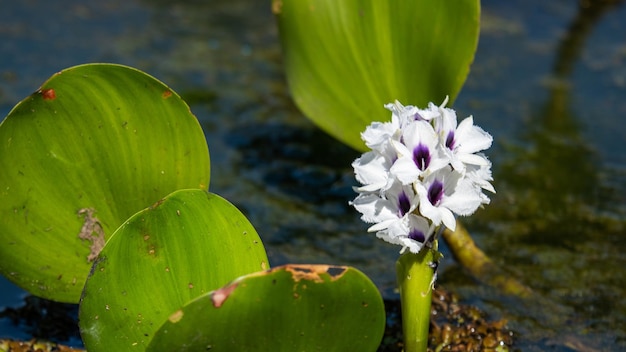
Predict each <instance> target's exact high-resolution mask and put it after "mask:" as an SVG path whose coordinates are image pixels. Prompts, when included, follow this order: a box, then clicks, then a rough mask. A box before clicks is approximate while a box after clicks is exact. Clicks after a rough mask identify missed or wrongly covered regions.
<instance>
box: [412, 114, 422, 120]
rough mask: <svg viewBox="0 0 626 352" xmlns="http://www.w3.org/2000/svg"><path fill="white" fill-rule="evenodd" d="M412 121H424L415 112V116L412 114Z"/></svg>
mask: <svg viewBox="0 0 626 352" xmlns="http://www.w3.org/2000/svg"><path fill="white" fill-rule="evenodd" d="M413 120H415V121H421V120H424V118H423V117H422V115H420V114H419V112H416V113H415V114H413Z"/></svg>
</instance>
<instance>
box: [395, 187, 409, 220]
mask: <svg viewBox="0 0 626 352" xmlns="http://www.w3.org/2000/svg"><path fill="white" fill-rule="evenodd" d="M398 209H399V210H400V217H403V216H404V214H406V213H408V212H409V210H411V201H410V200H409V197H408V196H407V195H406V193H404V191H402V193H400V195H398Z"/></svg>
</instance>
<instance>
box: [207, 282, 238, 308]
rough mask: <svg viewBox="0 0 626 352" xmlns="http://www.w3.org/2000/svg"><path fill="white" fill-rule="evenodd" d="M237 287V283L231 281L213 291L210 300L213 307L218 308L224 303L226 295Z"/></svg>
mask: <svg viewBox="0 0 626 352" xmlns="http://www.w3.org/2000/svg"><path fill="white" fill-rule="evenodd" d="M236 288H237V284H236V283H233V284H230V285H228V286H226V287H222V288H220V289H219V290H216V291H214V292H213V293H212V294H211V301H212V302H213V307H215V308H219V307H221V306H222V304H224V302H225V301H226V299H227V298H228V296H230V294H231V293H233V291H235V289H236Z"/></svg>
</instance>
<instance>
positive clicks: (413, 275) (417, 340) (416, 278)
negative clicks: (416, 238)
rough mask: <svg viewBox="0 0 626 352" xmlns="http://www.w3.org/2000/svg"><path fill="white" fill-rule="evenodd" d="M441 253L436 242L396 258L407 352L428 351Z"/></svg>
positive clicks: (405, 349)
mask: <svg viewBox="0 0 626 352" xmlns="http://www.w3.org/2000/svg"><path fill="white" fill-rule="evenodd" d="M440 256H441V254H440V253H439V252H438V251H437V249H436V245H435V246H434V248H425V247H424V248H423V249H422V250H421V251H420V252H419V253H417V254H415V253H411V252H409V251H407V252H405V253H404V254H402V255H401V256H400V258H399V259H398V261H397V262H396V273H397V277H398V284H399V287H400V300H401V303H402V332H403V334H404V351H405V352H424V351H426V348H427V347H428V327H429V323H430V303H431V297H432V291H433V290H432V285H433V277H434V273H435V270H436V263H437V261H438V260H439V257H440Z"/></svg>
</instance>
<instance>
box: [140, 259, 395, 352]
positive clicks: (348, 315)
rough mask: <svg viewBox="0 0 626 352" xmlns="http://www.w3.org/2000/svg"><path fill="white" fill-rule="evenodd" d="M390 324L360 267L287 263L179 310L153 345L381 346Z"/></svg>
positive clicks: (187, 347)
mask: <svg viewBox="0 0 626 352" xmlns="http://www.w3.org/2000/svg"><path fill="white" fill-rule="evenodd" d="M384 327H385V311H384V305H383V301H382V298H381V296H380V293H379V292H378V290H377V288H376V286H375V285H374V284H373V283H372V282H371V281H370V280H369V279H368V278H367V277H366V276H365V275H364V274H363V273H361V272H360V271H358V270H356V269H354V268H351V267H343V266H328V265H285V266H282V267H277V268H274V269H272V270H269V271H264V272H259V273H253V274H249V275H246V276H244V277H241V278H238V279H237V280H236V281H234V282H233V283H231V284H229V285H227V286H225V287H222V288H221V289H219V290H216V291H214V292H212V293H210V294H207V295H204V296H201V297H198V298H197V299H196V300H194V301H192V302H190V303H189V304H187V305H186V306H184V307H181V308H180V309H178V310H176V311H173V312H172V314H171V315H170V316H169V318H168V320H167V321H166V322H165V323H164V324H163V326H162V327H161V328H160V329H159V331H158V332H157V334H156V335H155V337H154V339H153V340H152V342H151V343H150V345H149V347H148V351H173V350H177V351H197V350H205V349H209V346H210V349H209V350H210V351H277V352H280V351H285V352H292V351H376V350H377V349H378V346H379V345H380V342H381V340H382V336H383V332H384Z"/></svg>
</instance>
